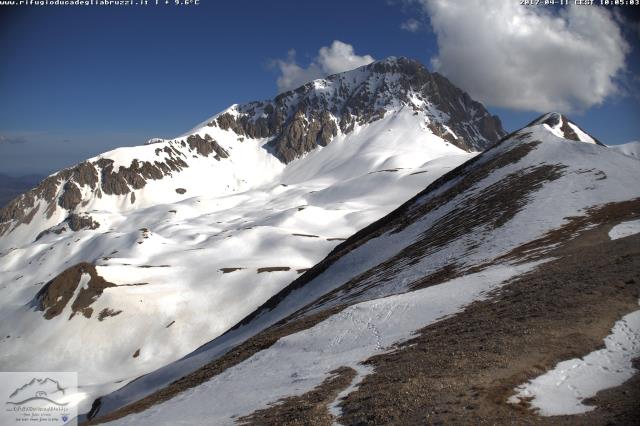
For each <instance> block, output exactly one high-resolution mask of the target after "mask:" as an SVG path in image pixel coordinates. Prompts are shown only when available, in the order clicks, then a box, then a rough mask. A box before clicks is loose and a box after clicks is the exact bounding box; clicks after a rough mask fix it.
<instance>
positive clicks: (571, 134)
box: [523, 112, 606, 146]
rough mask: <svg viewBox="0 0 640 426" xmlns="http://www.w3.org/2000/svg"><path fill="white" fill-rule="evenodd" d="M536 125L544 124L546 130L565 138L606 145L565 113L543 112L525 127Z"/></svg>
mask: <svg viewBox="0 0 640 426" xmlns="http://www.w3.org/2000/svg"><path fill="white" fill-rule="evenodd" d="M534 126H544V128H545V129H546V130H548V131H550V132H551V133H553V134H554V135H556V136H558V137H561V138H563V139H567V140H571V141H576V142H586V143H593V144H596V145H600V146H606V145H604V144H603V143H602V142H600V141H599V140H598V139H596V138H594V137H593V136H591V135H590V134H588V133H587V132H585V131H584V130H582V129H581V128H580V127H578V125H577V124H576V123H574V122H573V121H571V120H569V119H568V118H567V117H566V116H565V115H564V114H561V113H559V112H548V113H546V114H542V115H541V116H540V117H538V118H536V119H535V120H533V121H532V122H531V123H529V124H528V125H527V126H525V128H524V129H527V128H529V127H534ZM524 129H523V130H524Z"/></svg>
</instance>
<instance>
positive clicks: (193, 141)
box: [187, 135, 229, 161]
mask: <svg viewBox="0 0 640 426" xmlns="http://www.w3.org/2000/svg"><path fill="white" fill-rule="evenodd" d="M187 143H188V144H189V147H191V149H192V150H194V151H196V152H197V153H198V154H200V155H203V156H205V157H208V156H209V154H211V153H213V152H215V154H216V155H215V156H214V158H215V159H216V160H218V161H220V159H221V158H229V153H228V152H227V151H225V149H224V148H222V147H221V146H220V145H218V143H217V142H216V141H215V140H213V138H212V137H211V136H209V135H205V136H204V139H203V138H202V137H200V136H199V135H191V136H189V137H188V138H187Z"/></svg>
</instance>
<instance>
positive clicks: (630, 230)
mask: <svg viewBox="0 0 640 426" xmlns="http://www.w3.org/2000/svg"><path fill="white" fill-rule="evenodd" d="M639 232H640V219H638V220H629V221H626V222H622V223H620V224H618V225H616V226H614V227H613V228H611V231H609V238H611V239H612V240H617V239H618V238H624V237H628V236H629V235H633V234H637V233H639Z"/></svg>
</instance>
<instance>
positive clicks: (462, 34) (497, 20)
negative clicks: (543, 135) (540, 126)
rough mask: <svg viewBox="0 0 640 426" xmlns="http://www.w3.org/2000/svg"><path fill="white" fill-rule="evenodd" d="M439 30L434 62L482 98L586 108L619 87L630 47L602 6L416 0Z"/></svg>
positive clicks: (541, 107)
mask: <svg viewBox="0 0 640 426" xmlns="http://www.w3.org/2000/svg"><path fill="white" fill-rule="evenodd" d="M420 4H421V6H422V8H423V12H426V14H427V15H428V17H429V19H430V23H431V28H432V29H433V32H434V33H435V35H436V37H437V43H438V54H437V55H436V56H435V57H434V58H432V60H431V63H432V66H433V68H434V69H436V70H437V71H439V72H441V73H442V74H444V75H446V76H447V77H448V78H449V79H450V80H451V81H453V82H454V83H455V84H457V85H459V86H460V87H462V88H464V89H465V90H466V91H468V92H469V93H470V94H471V96H473V97H475V98H476V99H478V100H481V101H483V102H485V103H487V104H490V105H495V106H500V107H506V108H514V109H520V110H530V111H540V112H544V111H550V110H559V111H563V112H567V111H574V110H584V109H586V108H589V107H591V106H593V105H597V104H600V103H602V102H603V101H604V100H605V99H606V98H607V97H608V96H611V95H614V94H617V93H619V87H618V85H617V84H616V78H617V76H618V75H619V74H620V73H622V72H623V71H624V70H625V58H626V56H627V54H628V53H629V51H630V47H629V44H628V43H627V42H626V41H625V39H624V38H623V36H622V33H621V31H620V27H619V25H618V23H617V22H616V21H615V19H614V18H613V16H612V14H611V13H610V12H609V11H607V10H606V9H605V8H602V7H584V6H583V7H580V6H574V7H565V8H562V9H561V10H560V12H559V13H552V12H551V11H549V10H545V9H544V8H533V7H523V6H520V5H519V2H517V1H495V2H494V1H492V2H487V1H479V0H465V1H455V2H453V1H450V0H420Z"/></svg>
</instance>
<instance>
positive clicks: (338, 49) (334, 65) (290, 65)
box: [274, 40, 374, 92]
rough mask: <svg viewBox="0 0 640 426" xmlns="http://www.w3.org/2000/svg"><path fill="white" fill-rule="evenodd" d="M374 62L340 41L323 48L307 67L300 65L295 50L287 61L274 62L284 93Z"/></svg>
mask: <svg viewBox="0 0 640 426" xmlns="http://www.w3.org/2000/svg"><path fill="white" fill-rule="evenodd" d="M373 60H374V59H373V57H372V56H370V55H364V56H360V55H356V53H355V51H354V49H353V46H352V45H350V44H347V43H343V42H341V41H339V40H335V41H334V42H333V43H331V46H328V47H327V46H324V47H321V48H320V50H319V51H318V54H317V56H316V57H315V58H313V60H312V61H311V63H310V64H309V65H308V66H307V67H302V66H300V65H298V64H297V62H296V52H295V50H290V51H289V54H288V56H287V59H280V60H276V61H274V65H275V67H277V68H278V70H279V71H280V76H279V77H278V81H277V84H278V90H279V91H281V92H283V91H286V90H291V89H295V88H296V87H299V86H301V85H303V84H305V83H307V82H309V81H311V80H315V79H316V78H322V77H326V76H327V75H330V74H335V73H339V72H343V71H348V70H352V69H354V68H358V67H360V66H362V65H367V64H369V63H371V62H373Z"/></svg>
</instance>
